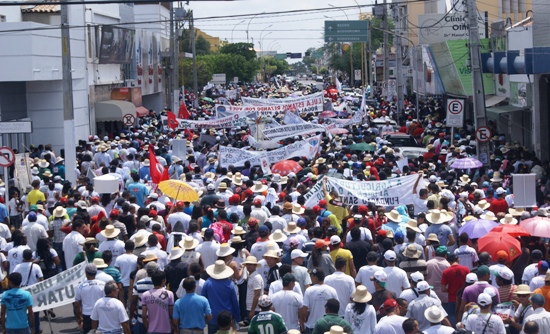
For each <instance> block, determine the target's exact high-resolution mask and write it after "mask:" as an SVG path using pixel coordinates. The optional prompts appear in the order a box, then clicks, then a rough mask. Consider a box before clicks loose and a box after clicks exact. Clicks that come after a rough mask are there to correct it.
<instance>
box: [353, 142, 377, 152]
mask: <svg viewBox="0 0 550 334" xmlns="http://www.w3.org/2000/svg"><path fill="white" fill-rule="evenodd" d="M349 149H350V150H355V151H374V150H376V147H374V146H372V145H370V144H367V143H365V142H362V143H358V144H353V145H350V146H349Z"/></svg>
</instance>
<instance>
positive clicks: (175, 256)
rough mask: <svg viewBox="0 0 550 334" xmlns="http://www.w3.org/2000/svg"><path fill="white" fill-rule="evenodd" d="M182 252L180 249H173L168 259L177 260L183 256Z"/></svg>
mask: <svg viewBox="0 0 550 334" xmlns="http://www.w3.org/2000/svg"><path fill="white" fill-rule="evenodd" d="M183 253H184V252H182V251H173V252H172V253H170V257H169V259H170V261H172V260H177V259H179V258H181V257H182V256H183Z"/></svg>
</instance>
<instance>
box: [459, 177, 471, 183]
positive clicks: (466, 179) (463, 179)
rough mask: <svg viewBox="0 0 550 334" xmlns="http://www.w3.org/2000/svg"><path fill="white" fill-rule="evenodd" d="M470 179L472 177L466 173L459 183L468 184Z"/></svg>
mask: <svg viewBox="0 0 550 334" xmlns="http://www.w3.org/2000/svg"><path fill="white" fill-rule="evenodd" d="M470 181H472V180H470V177H469V176H468V175H466V174H464V175H462V176H461V177H460V182H459V184H460V185H466V184H468V183H470Z"/></svg>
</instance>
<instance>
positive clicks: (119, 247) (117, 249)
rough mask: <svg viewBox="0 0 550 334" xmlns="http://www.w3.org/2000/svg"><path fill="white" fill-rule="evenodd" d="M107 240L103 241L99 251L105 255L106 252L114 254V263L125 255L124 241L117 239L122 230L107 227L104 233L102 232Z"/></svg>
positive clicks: (110, 226)
mask: <svg viewBox="0 0 550 334" xmlns="http://www.w3.org/2000/svg"><path fill="white" fill-rule="evenodd" d="M100 234H101V235H102V236H104V237H105V238H106V239H107V240H105V241H103V242H102V243H101V244H100V245H99V249H98V250H99V251H100V252H101V253H103V252H104V251H106V250H110V251H111V253H112V254H113V263H115V262H116V259H117V257H119V256H120V255H122V254H124V241H122V240H119V239H117V237H118V235H119V234H120V229H118V228H115V227H114V225H107V227H105V229H104V230H103V231H101V232H100Z"/></svg>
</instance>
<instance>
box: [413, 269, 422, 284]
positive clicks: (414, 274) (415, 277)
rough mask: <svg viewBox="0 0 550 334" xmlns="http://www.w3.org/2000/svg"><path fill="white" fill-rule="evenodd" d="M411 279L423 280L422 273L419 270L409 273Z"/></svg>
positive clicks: (414, 280)
mask: <svg viewBox="0 0 550 334" xmlns="http://www.w3.org/2000/svg"><path fill="white" fill-rule="evenodd" d="M411 279H412V280H413V282H420V281H423V280H424V275H423V274H422V273H421V272H420V271H417V272H414V273H412V274H411Z"/></svg>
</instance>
